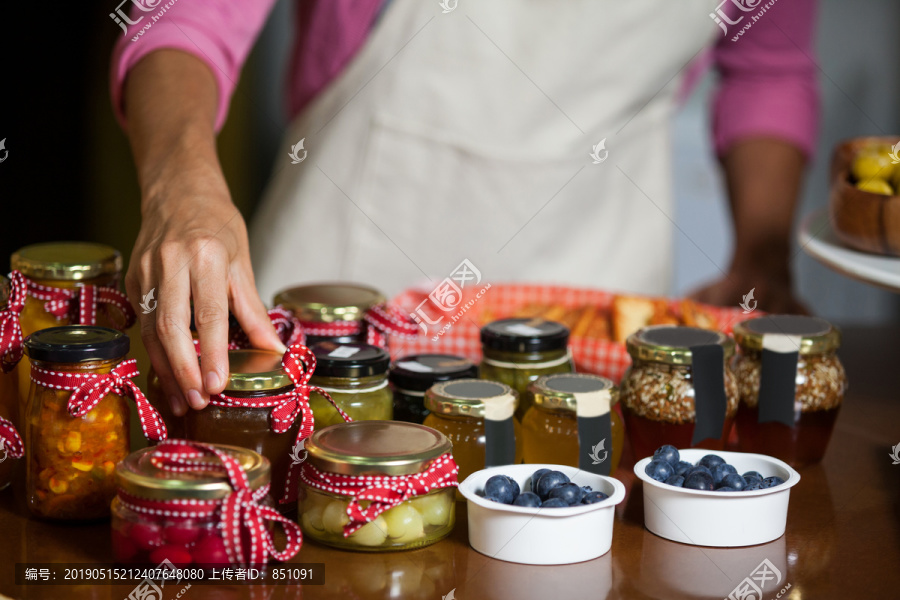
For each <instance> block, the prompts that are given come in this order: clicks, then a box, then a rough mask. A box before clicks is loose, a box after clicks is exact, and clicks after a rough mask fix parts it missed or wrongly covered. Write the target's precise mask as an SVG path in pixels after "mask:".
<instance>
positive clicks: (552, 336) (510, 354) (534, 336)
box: [479, 318, 575, 420]
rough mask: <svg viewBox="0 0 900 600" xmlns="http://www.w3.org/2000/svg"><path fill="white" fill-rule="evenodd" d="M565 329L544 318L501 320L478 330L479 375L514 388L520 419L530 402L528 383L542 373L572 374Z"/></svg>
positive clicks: (572, 365) (567, 336) (566, 329)
mask: <svg viewBox="0 0 900 600" xmlns="http://www.w3.org/2000/svg"><path fill="white" fill-rule="evenodd" d="M568 343H569V329H568V328H567V327H566V326H565V325H562V324H560V323H556V322H554V321H545V320H544V319H518V318H517V319H501V320H499V321H494V322H493V323H490V324H488V325H485V326H484V327H483V328H482V329H481V351H482V354H483V358H482V360H481V367H480V369H479V377H481V378H482V379H487V380H489V381H497V382H499V383H503V384H506V385H508V386H509V387H511V388H512V389H514V390H515V391H516V392H517V393H518V394H519V397H520V402H519V408H518V409H517V410H516V417H517V418H518V419H519V420H521V419H522V417H523V416H524V415H525V413H526V412H527V411H528V408H529V407H530V406H531V404H532V398H531V394H530V393H529V392H528V386H529V385H530V384H531V383H532V382H534V381H536V380H537V379H538V378H539V377H542V376H544V375H553V374H554V373H573V372H574V371H575V363H574V362H572V357H571V356H570V355H569V351H568Z"/></svg>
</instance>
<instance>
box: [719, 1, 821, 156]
mask: <svg viewBox="0 0 900 600" xmlns="http://www.w3.org/2000/svg"><path fill="white" fill-rule="evenodd" d="M769 5H771V6H769ZM763 8H765V12H764V13H763V14H762V15H760V14H759V12H760V11H761V10H763ZM815 9H816V0H775V1H774V2H772V1H771V0H770V1H769V2H763V3H760V5H759V7H758V8H757V9H755V10H753V11H750V12H747V13H741V12H738V13H736V15H735V16H733V17H732V19H733V20H734V19H735V18H736V17H737V16H743V19H742V20H741V21H740V22H739V23H737V24H735V25H729V26H728V33H727V34H726V35H725V37H723V38H722V39H721V40H720V41H719V43H718V44H717V45H716V47H715V49H714V51H713V62H714V64H715V66H716V67H717V68H718V70H719V72H720V74H721V83H720V86H719V89H718V91H717V93H716V97H715V100H714V116H713V134H714V137H715V146H716V152H717V153H718V154H719V155H720V156H721V155H722V154H724V153H725V152H726V151H727V150H728V148H729V147H730V146H731V145H732V144H733V143H734V142H736V141H738V140H740V139H742V138H747V137H751V136H760V135H767V136H773V137H778V138H781V139H783V140H786V141H788V142H791V143H793V144H795V145H796V146H797V147H798V148H800V149H801V150H802V151H803V152H804V154H806V156H807V157H808V156H810V155H811V154H812V153H813V149H814V148H815V142H816V135H817V129H818V121H819V86H818V81H817V68H816V64H815V55H814V50H813V41H814V21H815V12H816V10H815ZM754 16H756V17H757V20H756V21H753V17H754ZM748 25H749V28H748ZM739 32H743V33H741V34H740V35H738V34H739Z"/></svg>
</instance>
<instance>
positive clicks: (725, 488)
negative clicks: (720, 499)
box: [716, 485, 741, 492]
mask: <svg viewBox="0 0 900 600" xmlns="http://www.w3.org/2000/svg"><path fill="white" fill-rule="evenodd" d="M716 491H717V492H740V491H741V490H740V488H736V487H731V486H730V485H723V486H722V487H719V488H716Z"/></svg>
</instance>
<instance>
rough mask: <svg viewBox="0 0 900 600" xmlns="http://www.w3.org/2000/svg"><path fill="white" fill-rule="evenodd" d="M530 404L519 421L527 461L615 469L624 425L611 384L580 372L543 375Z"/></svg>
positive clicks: (605, 471) (600, 471)
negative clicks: (614, 407)
mask: <svg viewBox="0 0 900 600" xmlns="http://www.w3.org/2000/svg"><path fill="white" fill-rule="evenodd" d="M529 391H530V392H531V394H532V397H533V398H534V405H533V406H532V407H531V408H529V409H528V412H527V413H525V418H524V419H522V453H523V457H524V459H525V462H526V463H543V464H551V465H571V466H573V467H579V468H581V469H583V470H586V471H590V472H593V473H597V474H599V475H609V474H610V473H613V472H614V471H615V470H616V467H617V466H618V465H619V459H620V458H621V456H622V445H623V443H624V442H625V426H624V425H623V424H622V418H621V417H620V416H619V413H618V412H616V411H615V410H613V409H612V407H613V406H614V405H615V404H616V402H618V392H617V390H616V388H615V386H614V385H613V382H612V381H610V380H609V379H606V378H605V377H599V376H597V375H586V374H583V373H561V374H558V375H545V376H543V377H541V378H540V379H538V380H537V381H535V382H534V383H532V384H531V386H530V387H529Z"/></svg>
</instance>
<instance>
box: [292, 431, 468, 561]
mask: <svg viewBox="0 0 900 600" xmlns="http://www.w3.org/2000/svg"><path fill="white" fill-rule="evenodd" d="M306 449H307V451H308V453H309V455H308V458H307V460H306V462H305V463H303V466H302V468H301V472H300V494H299V496H300V504H299V514H300V527H301V529H302V530H303V533H304V534H306V535H308V536H309V537H311V538H313V539H315V540H317V541H319V542H322V543H323V544H327V545H329V546H335V547H337V548H346V549H349V550H372V551H379V552H380V551H385V550H408V549H411V548H422V547H424V546H429V545H431V544H433V543H435V542H437V541H438V540H441V539H443V538H445V537H446V536H447V535H449V534H450V532H451V531H452V530H453V524H454V517H455V512H454V509H455V506H454V504H455V503H454V493H455V492H454V490H455V488H456V486H457V469H456V464H455V463H454V461H453V457H452V456H451V455H450V441H449V440H448V439H447V438H446V437H445V436H444V435H442V434H441V433H439V432H437V431H435V430H434V429H429V428H428V427H424V426H422V425H418V424H415V423H401V422H399V421H356V422H353V423H343V424H339V425H333V426H331V427H326V428H325V429H321V430H317V431H316V432H314V433H313V434H312V436H311V437H310V438H309V440H308V441H307V444H306ZM394 490H402V491H403V494H402V495H400V494H397V493H394ZM362 498H364V499H362Z"/></svg>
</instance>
